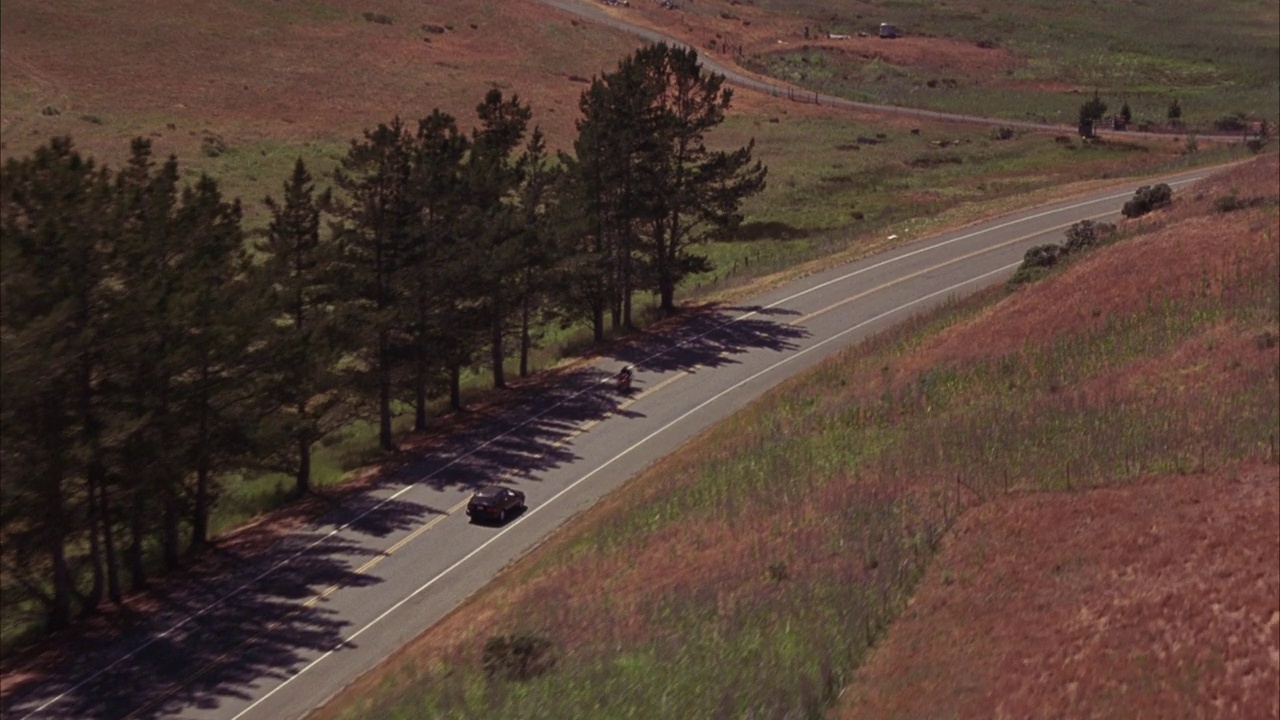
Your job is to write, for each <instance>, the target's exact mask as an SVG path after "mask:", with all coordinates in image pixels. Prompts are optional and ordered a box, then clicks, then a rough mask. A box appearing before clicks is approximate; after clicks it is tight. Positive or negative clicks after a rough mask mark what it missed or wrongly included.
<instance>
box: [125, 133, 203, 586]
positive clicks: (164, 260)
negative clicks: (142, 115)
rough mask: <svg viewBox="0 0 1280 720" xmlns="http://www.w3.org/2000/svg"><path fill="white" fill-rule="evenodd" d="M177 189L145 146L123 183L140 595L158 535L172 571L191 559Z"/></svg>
mask: <svg viewBox="0 0 1280 720" xmlns="http://www.w3.org/2000/svg"><path fill="white" fill-rule="evenodd" d="M178 182H179V171H178V161H177V159H176V158H175V157H172V156H170V157H169V159H168V160H167V161H166V162H165V163H163V164H162V165H160V166H159V167H158V168H157V167H156V166H155V163H154V161H153V160H152V155H151V145H150V143H149V142H148V141H145V140H136V141H135V142H134V143H133V146H132V153H131V156H130V159H129V162H128V163H127V164H126V166H125V167H124V168H123V169H122V170H121V171H120V172H118V173H117V175H116V183H115V186H116V187H115V196H116V203H117V211H116V221H117V223H119V233H120V234H119V242H118V247H117V263H116V272H117V278H116V281H117V282H118V283H119V285H120V287H121V289H122V296H121V305H120V319H119V323H118V327H117V332H118V333H119V337H118V344H117V346H118V349H119V362H120V367H121V369H122V375H121V377H120V378H119V379H118V381H117V382H118V384H119V400H118V412H119V414H120V422H121V429H120V439H119V442H118V446H117V450H116V457H117V462H115V463H112V474H113V479H114V483H115V484H116V485H117V486H118V487H119V488H120V489H121V492H122V493H123V495H124V497H125V499H126V501H127V504H128V505H127V510H126V515H127V517H128V534H129V543H128V545H126V546H125V548H124V562H125V566H126V568H127V569H128V572H129V575H130V580H131V584H132V586H133V587H134V588H135V589H136V588H141V587H143V586H145V584H146V582H147V566H146V548H147V546H148V545H150V544H151V539H152V536H153V533H155V532H157V531H158V532H159V535H160V546H161V552H162V558H163V560H164V562H165V565H166V566H168V567H171V568H172V567H177V566H178V565H179V563H180V559H181V553H182V549H181V540H180V537H179V528H180V523H181V520H182V517H183V516H184V515H185V512H184V508H183V505H184V498H185V495H186V493H185V491H184V488H183V484H184V481H185V476H186V467H185V461H186V459H187V458H186V457H185V452H184V448H183V446H182V444H181V442H180V439H179V429H180V428H179V412H178V411H179V407H180V398H179V388H178V381H179V375H180V372H181V367H182V360H181V355H182V352H183V350H182V343H183V339H184V338H183V336H184V334H185V332H186V328H185V323H184V318H183V317H182V310H181V302H180V297H179V296H180V293H181V290H182V271H181V269H180V268H181V262H182V256H183V250H184V247H183V242H182V240H181V238H179V237H178V236H177V234H176V232H175V223H176V220H175V218H176V214H177V210H178V207H179V189H178ZM126 373H127V374H126Z"/></svg>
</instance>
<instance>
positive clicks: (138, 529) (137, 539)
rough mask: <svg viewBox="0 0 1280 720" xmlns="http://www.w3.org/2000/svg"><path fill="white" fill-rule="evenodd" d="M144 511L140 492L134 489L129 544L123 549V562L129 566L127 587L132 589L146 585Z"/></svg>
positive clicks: (142, 587) (140, 588)
mask: <svg viewBox="0 0 1280 720" xmlns="http://www.w3.org/2000/svg"><path fill="white" fill-rule="evenodd" d="M144 512H145V508H144V507H143V502H142V492H141V491H140V490H134V498H133V512H132V513H131V515H130V518H129V546H128V547H126V548H125V550H124V559H125V564H126V565H127V566H128V568H129V587H131V588H133V589H134V590H142V589H144V588H146V587H147V567H146V562H145V558H144V557H143V549H142V548H143V543H144V542H145V541H146V533H147V529H146V526H145V525H144V524H143V522H142V519H143V518H144V517H145V515H144Z"/></svg>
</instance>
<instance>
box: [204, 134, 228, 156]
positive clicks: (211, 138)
mask: <svg viewBox="0 0 1280 720" xmlns="http://www.w3.org/2000/svg"><path fill="white" fill-rule="evenodd" d="M228 149H229V148H228V147H227V142H226V141H225V140H223V139H222V136H221V135H215V134H213V133H210V134H208V135H205V136H204V138H203V139H202V140H201V141H200V152H202V153H204V155H205V156H206V157H218V156H219V155H221V154H222V153H224V152H226V151H227V150H228Z"/></svg>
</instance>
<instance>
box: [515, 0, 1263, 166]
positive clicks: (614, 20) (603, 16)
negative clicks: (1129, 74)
mask: <svg viewBox="0 0 1280 720" xmlns="http://www.w3.org/2000/svg"><path fill="white" fill-rule="evenodd" d="M538 2H541V3H542V4H543V5H548V6H551V7H554V8H557V9H559V10H562V11H564V12H567V13H569V14H572V15H576V16H578V17H581V18H583V19H585V20H589V21H591V22H593V23H596V24H599V25H606V26H608V27H612V28H614V29H617V30H622V31H623V32H628V33H631V34H632V35H636V36H637V37H640V38H642V39H644V40H647V41H649V42H654V43H658V42H665V43H667V44H668V45H675V46H677V47H684V48H688V47H692V46H691V45H690V44H689V43H687V42H685V41H683V40H681V39H679V38H677V37H674V36H672V35H667V34H666V33H663V32H659V31H657V30H654V29H653V28H650V27H646V26H644V25H636V24H633V23H632V22H630V21H629V20H628V19H627V13H628V11H627V10H625V9H619V10H617V11H616V12H614V13H610V12H606V11H605V10H604V8H603V7H602V6H601V5H600V4H599V3H598V2H592V0H538ZM637 2H647V0H637ZM885 42H890V41H885ZM694 49H695V50H697V51H698V59H699V60H700V61H701V62H702V67H703V68H704V69H706V70H707V71H709V72H713V73H716V74H719V75H723V76H724V77H725V80H727V81H728V82H729V83H731V84H733V85H737V86H739V87H743V88H749V89H751V90H757V91H760V92H765V93H769V94H770V95H773V96H774V97H778V98H786V99H788V100H792V101H794V102H801V103H811V104H816V105H826V106H829V107H835V108H842V109H846V110H865V111H868V112H874V113H879V114H889V115H899V116H905V117H913V118H919V119H921V120H931V121H942V122H958V123H965V124H968V125H986V126H989V127H1008V128H1015V129H1021V130H1036V131H1041V132H1054V133H1063V134H1067V135H1075V134H1076V133H1077V132H1078V131H1079V129H1078V128H1077V127H1076V126H1074V125H1055V124H1051V123H1036V122H1028V121H1023V120H1006V119H1001V118H987V117H979V116H975V115H959V114H956V113H948V112H939V111H936V110H922V109H919V108H912V107H904V106H899V105H876V104H873V103H865V102H857V101H855V100H849V99H846V98H842V97H836V96H834V95H824V94H822V93H816V92H813V91H812V90H804V89H802V88H796V87H792V86H788V85H785V84H782V83H780V82H777V81H770V80H767V79H764V78H761V77H757V76H754V75H747V74H745V73H743V72H742V71H741V70H739V69H738V68H737V67H736V66H734V65H726V64H725V63H723V62H721V61H720V60H719V59H718V58H717V56H716V54H715V53H712V52H709V51H708V50H707V49H706V48H697V47H695V48H694ZM1095 133H1096V134H1097V135H1098V136H1100V137H1112V138H1147V139H1150V138H1152V137H1161V136H1168V137H1176V136H1179V135H1186V134H1188V133H1177V134H1174V135H1167V134H1165V133H1147V132H1138V131H1133V130H1109V129H1106V128H1101V127H1099V128H1096V130H1095ZM1189 134H1193V135H1197V137H1199V138H1200V139H1201V140H1206V141H1207V140H1213V141H1225V142H1229V141H1243V140H1245V139H1247V136H1246V134H1245V133H1237V134H1235V135H1223V134H1218V133H1213V134H1196V133H1194V132H1191V133H1189Z"/></svg>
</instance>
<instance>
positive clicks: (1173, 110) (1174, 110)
mask: <svg viewBox="0 0 1280 720" xmlns="http://www.w3.org/2000/svg"><path fill="white" fill-rule="evenodd" d="M1165 115H1166V117H1168V118H1169V119H1170V120H1178V119H1181V118H1182V106H1181V105H1179V104H1178V99H1177V98H1174V100H1173V102H1171V103H1169V111H1168V112H1167V113H1165Z"/></svg>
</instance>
